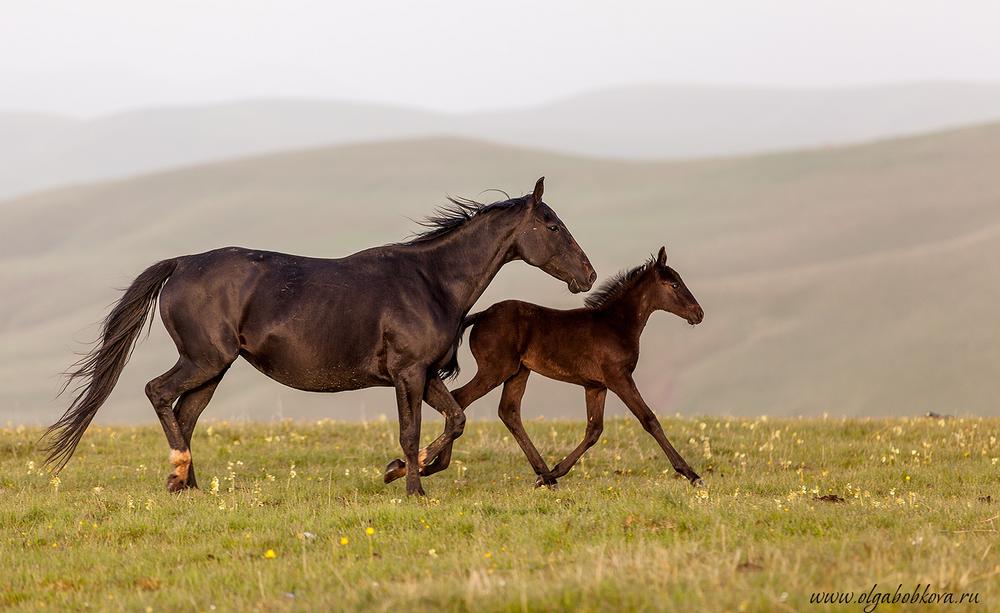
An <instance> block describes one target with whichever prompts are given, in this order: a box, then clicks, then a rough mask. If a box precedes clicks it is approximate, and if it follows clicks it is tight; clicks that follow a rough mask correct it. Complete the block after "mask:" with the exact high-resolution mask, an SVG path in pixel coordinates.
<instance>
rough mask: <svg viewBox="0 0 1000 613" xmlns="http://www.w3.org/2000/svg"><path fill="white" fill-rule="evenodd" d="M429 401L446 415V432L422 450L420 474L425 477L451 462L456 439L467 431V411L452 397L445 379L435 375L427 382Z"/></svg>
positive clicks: (426, 393) (446, 466)
mask: <svg viewBox="0 0 1000 613" xmlns="http://www.w3.org/2000/svg"><path fill="white" fill-rule="evenodd" d="M425 398H426V399H427V403H428V404H430V405H431V406H432V407H434V408H435V409H436V410H437V411H438V412H439V413H441V414H442V415H444V419H445V422H444V432H442V433H441V435H440V436H438V437H437V438H436V439H434V441H433V442H432V443H431V444H430V445H428V446H427V447H425V448H424V449H423V450H421V452H420V460H421V466H420V474H421V475H424V476H425V477H426V476H428V475H433V474H434V473H437V472H441V471H442V470H444V469H446V468H448V465H449V464H451V450H452V446H453V445H454V443H455V439H457V438H458V437H460V436H462V433H463V432H464V431H465V411H463V410H462V407H461V406H459V404H458V402H457V401H456V400H455V398H454V397H452V395H451V392H449V391H448V388H447V387H446V386H445V384H444V381H442V380H441V379H439V378H437V377H435V378H433V379H431V380H430V381H428V382H427V389H426V391H425Z"/></svg>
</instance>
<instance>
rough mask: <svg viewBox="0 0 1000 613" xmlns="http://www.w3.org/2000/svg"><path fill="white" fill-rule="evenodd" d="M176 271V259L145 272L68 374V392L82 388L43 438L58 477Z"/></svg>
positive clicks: (47, 462) (129, 288)
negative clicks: (86, 352) (164, 286)
mask: <svg viewBox="0 0 1000 613" xmlns="http://www.w3.org/2000/svg"><path fill="white" fill-rule="evenodd" d="M176 268H177V260H163V261H162V262H157V263H156V264H153V265H152V266H150V267H149V268H147V269H146V270H145V271H143V273H142V274H141V275H139V276H138V277H137V278H136V280H135V281H133V282H132V285H130V286H129V287H128V289H126V290H125V295H124V296H122V297H121V299H120V300H119V301H118V302H117V303H116V304H115V306H114V308H113V309H111V312H110V313H109V314H108V316H107V317H105V318H104V324H103V331H102V333H101V339H100V340H99V341H98V343H96V344H95V347H94V348H93V349H92V350H91V351H90V352H89V353H88V354H87V355H85V356H83V357H82V358H81V359H80V360H78V361H77V362H76V363H74V364H73V365H72V366H71V367H70V368H71V370H70V372H68V373H66V375H67V377H68V378H67V381H66V384H65V385H64V386H63V389H62V391H63V392H65V391H66V389H67V388H68V387H69V386H70V384H72V383H73V382H74V381H77V380H80V381H82V383H81V384H80V386H79V387H77V388H75V389H74V392H76V395H75V396H74V398H73V403H72V404H70V406H69V408H68V409H67V410H66V412H65V413H64V414H63V416H62V417H60V418H59V421H57V422H56V423H54V424H52V425H51V426H50V427H49V429H48V430H46V431H45V435H44V436H43V439H45V443H44V446H43V449H44V450H45V451H46V452H48V457H47V458H46V459H45V464H46V465H54V466H55V470H56V471H57V472H58V471H60V470H62V468H63V467H64V466H65V465H66V463H67V462H69V459H70V457H72V456H73V452H74V451H75V450H76V446H77V444H79V442H80V439H81V438H82V437H83V433H84V432H85V431H86V430H87V426H89V425H90V422H91V421H92V420H93V419H94V415H96V414H97V410H98V409H100V408H101V405H102V404H104V401H105V400H107V399H108V396H110V395H111V390H112V389H114V387H115V384H116V383H118V377H119V375H121V373H122V369H124V368H125V364H127V363H128V360H129V358H130V357H131V356H132V350H133V349H134V348H135V342H136V339H138V338H139V334H140V333H141V332H142V329H143V327H145V325H146V321H147V320H148V319H150V312H151V311H152V307H153V305H154V304H156V298H157V296H159V295H160V290H161V289H162V288H163V284H164V283H166V282H167V279H169V278H170V275H172V274H173V273H174V270H175V269H176ZM150 325H152V321H150ZM61 393H62V392H60V394H61Z"/></svg>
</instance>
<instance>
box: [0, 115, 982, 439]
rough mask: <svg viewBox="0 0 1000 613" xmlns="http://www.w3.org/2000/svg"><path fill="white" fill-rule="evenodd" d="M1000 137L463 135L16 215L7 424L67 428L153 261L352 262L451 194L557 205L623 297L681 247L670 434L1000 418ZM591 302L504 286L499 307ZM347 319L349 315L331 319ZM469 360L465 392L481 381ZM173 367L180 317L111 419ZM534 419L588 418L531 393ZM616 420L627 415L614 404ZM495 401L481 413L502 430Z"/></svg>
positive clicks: (157, 179)
mask: <svg viewBox="0 0 1000 613" xmlns="http://www.w3.org/2000/svg"><path fill="white" fill-rule="evenodd" d="M998 167H1000V123H998V124H989V125H984V126H978V127H974V128H965V129H960V130H951V131H944V132H939V133H935V134H928V135H923V136H918V137H909V138H899V139H893V140H890V141H885V142H877V143H871V144H866V145H858V146H845V147H831V148H825V149H818V150H811V151H806V152H787V153H780V154H769V155H758V156H744V157H735V158H726V159H718V160H701V161H685V162H663V161H660V162H649V161H642V162H638V161H631V162H630V161H621V160H617V161H616V160H601V159H595V158H588V157H579V156H567V155H562V154H556V153H552V152H544V151H536V150H531V149H527V148H523V147H520V148H518V147H508V146H503V145H497V144H490V143H484V142H481V141H472V140H466V139H454V138H434V139H422V138H412V139H409V140H404V141H392V142H382V143H368V144H357V145H349V146H339V147H325V148H316V149H311V150H307V151H298V152H290V153H284V154H272V155H266V156H258V157H254V158H250V159H244V160H233V161H228V162H221V163H213V164H207V165H202V166H194V167H190V168H185V169H181V170H174V171H170V172H160V173H155V174H149V175H145V176H141V177H135V178H131V179H127V180H118V181H107V182H102V183H99V184H94V185H87V186H80V187H72V188H64V189H58V190H52V191H48V192H44V193H39V194H34V195H30V196H25V197H22V198H17V199H14V200H8V201H6V202H2V203H0V208H3V210H4V223H3V224H0V287H2V288H3V295H4V299H3V300H2V301H0V407H2V409H0V417H3V418H4V419H9V420H13V421H25V420H27V421H37V422H47V421H51V420H52V419H54V418H55V417H56V416H57V415H58V414H59V413H60V412H61V411H62V408H63V405H64V404H65V402H64V401H62V400H54V399H53V396H54V393H55V391H56V390H57V388H58V383H59V379H58V376H57V374H56V373H58V372H60V371H61V370H63V369H64V368H65V367H66V366H67V365H68V363H69V362H71V361H72V360H73V352H74V351H78V350H80V349H81V348H82V346H81V345H80V344H79V343H80V342H81V341H87V340H90V339H91V338H92V337H93V336H94V334H96V327H95V326H94V325H93V324H94V323H95V322H97V321H98V320H100V318H101V317H103V316H104V314H105V312H106V309H107V305H108V304H109V303H111V302H112V301H113V300H115V299H116V297H117V295H118V294H117V292H116V291H115V290H114V289H113V288H115V287H123V286H125V285H127V284H128V283H129V282H130V281H131V280H132V279H133V278H134V277H135V275H136V274H138V272H139V271H141V270H142V269H143V267H145V266H146V265H148V264H149V263H151V262H153V261H156V260H158V259H162V258H165V257H171V256H174V255H178V254H184V253H194V252H199V251H204V250H207V249H211V248H215V247H219V246H224V245H230V244H236V245H247V246H252V247H257V248H263V249H275V250H281V251H288V252H294V253H301V254H307V255H313V256H321V257H337V256H341V255H346V254H348V253H351V252H353V251H356V250H359V249H362V248H365V247H367V246H370V245H374V244H382V243H386V242H390V241H394V240H399V239H400V238H403V237H404V236H406V235H407V234H408V233H409V232H410V231H412V230H413V229H414V225H413V223H412V222H411V221H409V219H408V218H418V217H420V216H422V215H425V214H428V213H430V212H431V211H432V209H433V208H434V206H436V205H438V204H440V203H442V202H443V201H444V196H445V194H448V193H450V194H455V195H469V196H473V197H475V196H476V195H477V194H479V193H480V192H481V190H483V189H486V188H501V189H505V190H507V191H509V192H511V193H512V194H520V193H523V192H525V191H527V190H529V189H530V187H531V185H532V183H533V181H534V179H535V178H537V176H539V175H541V174H545V175H546V177H547V189H546V200H547V201H548V202H549V203H550V204H551V205H552V206H553V207H554V208H555V210H556V211H557V212H558V213H559V214H560V216H561V217H562V218H563V220H564V221H565V222H566V223H567V225H568V226H569V228H570V229H571V230H572V231H573V233H574V235H575V236H576V238H577V239H578V241H579V242H580V244H581V245H582V246H583V247H584V249H585V250H586V251H587V253H588V254H589V255H590V257H591V260H592V261H593V262H594V264H595V266H596V267H597V270H598V272H599V273H600V275H601V277H602V278H607V277H609V276H610V275H611V274H612V273H614V272H615V271H616V270H619V269H622V268H627V267H629V266H633V265H635V264H638V263H640V262H641V261H642V260H643V259H644V258H645V257H646V256H647V255H648V253H649V252H651V251H653V250H655V249H656V248H658V247H659V246H660V245H661V244H666V246H667V250H668V253H669V255H670V261H671V264H672V265H673V266H674V267H675V268H676V269H677V270H678V271H679V272H680V273H681V275H682V276H683V277H684V279H685V281H686V282H687V284H688V286H689V287H690V288H691V289H692V291H693V292H694V294H695V295H696V296H697V297H698V299H699V301H700V302H701V304H702V305H703V306H704V308H705V311H706V318H705V322H704V323H702V324H701V325H699V326H697V327H691V326H688V325H687V324H686V323H685V322H683V321H682V320H680V319H678V318H676V317H674V316H671V315H667V314H657V315H654V316H653V317H652V318H651V320H650V322H649V325H648V327H647V330H646V332H645V335H644V336H643V339H642V355H641V358H640V364H639V369H638V371H637V380H638V381H639V385H640V388H641V389H642V390H643V393H644V395H645V396H646V399H647V401H648V402H649V403H650V405H651V406H653V407H654V408H655V409H656V410H657V411H658V412H659V413H660V414H663V413H665V412H674V411H682V412H684V413H687V414H698V413H714V414H736V415H758V414H762V413H763V414H771V415H788V414H812V415H815V414H820V413H823V412H829V413H831V414H834V415H838V414H851V415H920V414H924V413H926V412H928V411H936V412H939V413H947V414H961V413H966V412H975V413H980V414H986V415H1000V405H998V402H997V400H996V399H997V398H1000V376H998V375H1000V315H998V312H997V309H996V305H997V304H1000V174H998V173H997V172H996V169H997V168H998ZM506 298H519V299H524V300H531V301H534V302H539V303H542V304H546V305H551V306H555V307H574V306H578V305H579V304H581V298H580V297H579V296H572V295H569V294H568V293H567V292H566V291H565V289H564V287H563V286H562V285H561V284H559V283H558V282H556V281H555V280H553V279H551V278H549V277H547V276H546V275H545V274H544V273H541V272H539V271H538V270H535V269H532V268H529V267H527V266H524V265H519V264H514V265H512V266H510V267H507V268H505V269H504V270H503V271H502V273H501V274H500V275H499V276H498V277H497V279H496V280H495V281H494V283H493V284H492V285H491V287H490V288H489V290H488V291H487V293H486V295H484V297H483V299H482V300H481V301H480V303H479V305H477V307H476V308H477V309H478V308H482V307H485V306H488V305H489V304H491V303H492V302H494V301H497V300H500V299H506ZM330 316H331V317H335V316H336V314H335V313H331V314H330ZM462 351H463V353H462V354H461V356H460V357H461V361H462V365H463V366H464V370H463V375H462V378H461V379H460V380H459V382H461V381H464V380H466V379H467V378H468V377H470V376H471V374H472V371H473V370H474V364H473V362H472V360H471V356H469V355H468V353H465V352H466V351H467V350H466V349H464V348H463V350H462ZM175 357H176V354H175V352H174V349H173V347H172V346H170V343H169V340H168V339H166V338H165V334H164V333H163V329H162V326H161V324H160V323H159V321H157V322H156V323H154V325H153V333H152V338H150V339H149V341H148V342H145V343H144V344H143V345H141V346H140V347H139V348H138V350H137V351H136V353H135V355H134V358H133V360H132V362H131V363H130V364H129V366H128V367H127V368H126V371H125V374H124V376H123V378H122V381H121V382H120V383H119V386H118V388H117V389H116V391H115V393H114V394H113V395H112V397H111V400H110V402H109V404H108V406H107V407H106V408H105V409H104V410H103V411H102V413H101V414H100V416H99V418H100V419H101V420H104V421H119V422H121V421H151V420H153V419H154V417H153V413H152V409H151V408H150V407H149V404H148V402H147V400H146V398H145V397H144V395H143V392H142V388H143V384H144V383H145V381H147V380H148V379H150V378H152V377H153V376H156V375H158V374H160V373H161V372H163V371H164V370H166V369H167V368H168V367H169V366H170V365H171V364H173V361H174V359H175ZM393 406H394V404H393V400H392V393H391V390H388V389H386V390H369V391H364V392H355V393H348V394H336V395H320V394H307V393H302V392H296V391H294V390H290V389H287V388H283V387H281V386H279V385H278V384H276V383H273V382H271V381H269V380H268V379H266V378H265V377H263V376H262V375H260V374H258V373H256V372H254V371H253V370H252V368H250V367H248V366H247V365H246V364H242V365H240V366H237V367H236V368H234V370H233V371H232V372H231V373H230V374H229V375H227V377H226V380H225V381H224V382H223V384H222V385H221V386H220V389H219V392H218V394H217V395H216V399H215V400H214V401H213V404H212V407H211V408H210V409H209V415H210V416H213V417H218V418H230V417H249V418H255V419H264V418H271V417H275V416H287V417H318V416H326V417H331V418H334V419H354V418H360V417H368V418H374V417H376V416H378V415H379V414H387V415H389V416H392V415H393ZM524 406H525V414H526V416H529V417H530V416H532V415H539V414H544V415H546V416H549V417H559V416H580V415H582V410H583V394H582V392H581V391H580V390H579V389H578V388H574V387H572V386H568V385H563V384H557V383H552V382H547V381H545V380H543V379H542V378H541V377H532V379H531V382H530V383H529V386H528V394H527V396H526V399H525V403H524ZM609 407H610V409H609V410H611V411H612V412H614V411H621V410H622V407H621V406H620V405H619V404H617V401H611V400H609ZM495 409H496V398H495V397H493V396H489V397H487V398H486V399H483V400H481V401H479V402H477V403H476V404H475V405H473V407H472V409H471V415H472V416H473V417H487V416H493V415H495Z"/></svg>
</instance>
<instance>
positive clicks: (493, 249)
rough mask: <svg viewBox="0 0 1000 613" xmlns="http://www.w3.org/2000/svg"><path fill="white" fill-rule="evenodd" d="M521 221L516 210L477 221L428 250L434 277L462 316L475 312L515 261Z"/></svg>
mask: <svg viewBox="0 0 1000 613" xmlns="http://www.w3.org/2000/svg"><path fill="white" fill-rule="evenodd" d="M517 221H518V215H517V211H514V210H510V211H498V212H495V213H490V214H487V215H483V216H482V217H475V218H473V219H471V220H470V221H469V222H467V223H466V224H465V225H463V226H461V227H459V228H456V229H455V230H453V231H452V232H449V233H448V234H446V235H445V236H442V237H441V238H439V239H437V240H435V241H433V242H431V243H428V244H427V245H425V246H424V249H423V251H424V252H425V253H426V254H427V256H428V258H429V262H430V263H432V264H433V266H434V275H433V277H434V278H435V279H436V280H437V282H438V283H440V286H441V289H442V291H443V292H444V293H445V294H446V295H448V296H449V297H450V301H451V302H452V304H453V305H454V306H455V307H456V308H457V309H458V310H459V311H460V312H461V313H463V314H464V313H466V312H468V310H469V309H471V308H472V305H473V304H475V303H476V301H477V300H479V297H480V296H482V295H483V292H484V291H486V287H487V286H488V285H489V284H490V282H491V281H492V280H493V278H494V277H495V276H496V274H497V273H498V272H499V271H500V268H501V267H502V266H503V265H504V264H506V263H507V262H510V261H511V260H513V259H514V256H513V253H512V249H511V247H512V245H513V244H514V231H515V228H516V226H517Z"/></svg>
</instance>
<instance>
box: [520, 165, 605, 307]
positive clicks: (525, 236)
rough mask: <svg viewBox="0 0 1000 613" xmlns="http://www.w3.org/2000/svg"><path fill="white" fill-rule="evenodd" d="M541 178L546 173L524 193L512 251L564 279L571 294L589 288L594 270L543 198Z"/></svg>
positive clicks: (594, 273)
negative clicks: (524, 208)
mask: <svg viewBox="0 0 1000 613" xmlns="http://www.w3.org/2000/svg"><path fill="white" fill-rule="evenodd" d="M544 181H545V177H542V178H541V179H539V180H538V182H537V183H535V189H534V191H533V192H532V193H531V195H530V196H528V197H527V202H526V204H527V211H526V212H525V216H524V217H523V218H522V220H521V223H520V224H519V226H518V227H517V229H516V230H515V233H514V246H513V248H514V251H515V253H516V255H517V257H519V258H520V259H522V260H524V261H525V262H527V263H528V264H531V265H532V266H537V267H538V268H541V269H542V270H544V271H545V272H547V273H549V274H550V275H552V276H553V277H555V278H557V279H559V280H560V281H565V282H566V286H567V287H568V288H569V291H571V292H573V293H574V294H576V293H579V292H586V291H589V290H590V288H591V287H593V285H594V281H595V280H597V273H596V272H594V267H593V266H591V265H590V260H589V259H587V255H586V254H585V253H584V252H583V249H581V248H580V245H578V244H577V242H576V239H574V238H573V235H572V234H570V231H569V229H567V228H566V224H564V223H563V222H562V220H561V219H559V216H558V215H556V212H555V211H553V210H552V208H551V207H549V205H547V204H545V203H544V202H542V192H543V191H544V189H545V185H544Z"/></svg>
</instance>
